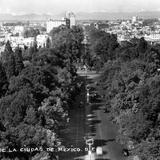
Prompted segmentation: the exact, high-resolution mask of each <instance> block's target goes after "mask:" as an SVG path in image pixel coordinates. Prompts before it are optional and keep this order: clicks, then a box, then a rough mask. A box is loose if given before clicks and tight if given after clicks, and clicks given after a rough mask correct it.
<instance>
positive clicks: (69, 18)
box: [46, 12, 76, 33]
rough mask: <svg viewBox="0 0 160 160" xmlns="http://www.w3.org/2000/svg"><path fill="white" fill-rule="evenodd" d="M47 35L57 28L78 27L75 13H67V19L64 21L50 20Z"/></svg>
mask: <svg viewBox="0 0 160 160" xmlns="http://www.w3.org/2000/svg"><path fill="white" fill-rule="evenodd" d="M46 25H47V33H49V32H50V31H51V30H52V29H53V28H57V27H59V26H61V25H65V26H67V27H68V28H71V27H72V26H75V25H76V19H75V15H74V13H73V12H66V17H65V18H63V19H62V20H53V19H50V20H49V21H47V24H46Z"/></svg>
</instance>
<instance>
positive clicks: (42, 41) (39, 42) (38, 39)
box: [36, 34, 50, 47]
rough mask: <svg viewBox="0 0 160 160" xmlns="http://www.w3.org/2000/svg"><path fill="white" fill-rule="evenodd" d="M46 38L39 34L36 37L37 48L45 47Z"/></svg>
mask: <svg viewBox="0 0 160 160" xmlns="http://www.w3.org/2000/svg"><path fill="white" fill-rule="evenodd" d="M47 38H50V37H49V36H48V35H44V34H40V35H37V37H36V42H37V47H44V46H46V42H47Z"/></svg>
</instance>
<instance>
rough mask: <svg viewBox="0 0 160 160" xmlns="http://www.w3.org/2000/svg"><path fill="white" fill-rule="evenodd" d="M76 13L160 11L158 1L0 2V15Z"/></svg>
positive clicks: (6, 0) (15, 0)
mask: <svg viewBox="0 0 160 160" xmlns="http://www.w3.org/2000/svg"><path fill="white" fill-rule="evenodd" d="M65 11H73V12H75V13H77V12H141V11H160V1H159V0H154V1H152V0H140V1H139V0H118V1H117V0H112V1H111V0H47V1H45V0H23V1H22V0H0V13H1V14H2V13H7V14H13V15H22V14H29V13H36V14H59V13H62V12H65Z"/></svg>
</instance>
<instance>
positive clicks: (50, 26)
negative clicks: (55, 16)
mask: <svg viewBox="0 0 160 160" xmlns="http://www.w3.org/2000/svg"><path fill="white" fill-rule="evenodd" d="M60 25H66V20H65V19H64V20H52V19H50V20H49V21H48V22H47V33H49V32H50V31H51V30H52V29H53V28H56V27H59V26H60Z"/></svg>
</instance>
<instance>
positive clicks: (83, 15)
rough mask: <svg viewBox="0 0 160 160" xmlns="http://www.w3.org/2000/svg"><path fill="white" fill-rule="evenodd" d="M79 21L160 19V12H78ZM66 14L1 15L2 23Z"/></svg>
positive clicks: (55, 17)
mask: <svg viewBox="0 0 160 160" xmlns="http://www.w3.org/2000/svg"><path fill="white" fill-rule="evenodd" d="M75 15H76V19H77V20H116V19H131V18H132V17H133V16H138V17H140V18H144V19H147V18H160V11H155V12H154V11H152V12H151V11H145V12H112V13H110V12H78V13H76V14H75ZM64 16H65V13H61V14H57V15H49V14H25V15H12V14H0V21H36V20H37V21H46V20H48V19H62V17H64Z"/></svg>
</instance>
